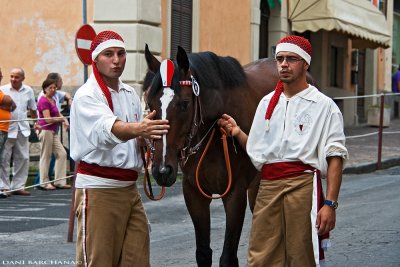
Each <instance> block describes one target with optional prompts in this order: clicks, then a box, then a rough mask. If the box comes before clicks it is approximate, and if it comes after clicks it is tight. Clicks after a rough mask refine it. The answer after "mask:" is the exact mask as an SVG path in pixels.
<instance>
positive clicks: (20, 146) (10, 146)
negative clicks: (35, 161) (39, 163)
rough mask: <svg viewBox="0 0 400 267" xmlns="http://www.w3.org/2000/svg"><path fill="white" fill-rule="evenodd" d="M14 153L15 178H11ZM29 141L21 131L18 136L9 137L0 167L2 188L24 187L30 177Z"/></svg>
mask: <svg viewBox="0 0 400 267" xmlns="http://www.w3.org/2000/svg"><path fill="white" fill-rule="evenodd" d="M11 155H13V178H12V180H10V162H11ZM28 171H29V141H28V137H25V136H24V135H23V134H22V133H21V132H18V135H17V138H8V139H7V141H6V144H5V145H4V151H3V158H2V160H1V168H0V178H1V179H0V188H1V189H7V190H14V189H22V188H23V187H24V186H25V183H26V180H27V179H28Z"/></svg>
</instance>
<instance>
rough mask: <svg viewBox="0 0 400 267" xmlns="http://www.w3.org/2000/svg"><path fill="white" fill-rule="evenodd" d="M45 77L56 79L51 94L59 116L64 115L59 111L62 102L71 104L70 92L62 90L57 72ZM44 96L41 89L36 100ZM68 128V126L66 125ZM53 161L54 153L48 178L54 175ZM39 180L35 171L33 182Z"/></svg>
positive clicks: (38, 174)
mask: <svg viewBox="0 0 400 267" xmlns="http://www.w3.org/2000/svg"><path fill="white" fill-rule="evenodd" d="M46 79H52V80H56V81H57V91H56V93H55V94H54V96H53V99H54V101H55V103H56V105H57V108H58V111H59V112H60V116H61V117H64V115H63V114H62V113H61V111H62V104H64V102H67V105H68V109H69V107H70V106H71V104H72V97H71V94H70V93H68V92H65V91H62V90H61V89H62V86H63V80H62V77H61V75H60V74H59V73H57V72H51V73H49V74H48V75H47V78H46ZM43 96H44V93H43V91H41V92H40V93H39V95H38V98H37V101H38V103H39V101H40V99H41V98H42V97H43ZM64 124H65V125H67V126H69V122H68V120H66V121H65V122H64ZM67 128H68V127H67ZM55 162H56V158H55V156H54V154H52V155H51V160H50V166H49V172H48V176H49V179H50V180H51V178H52V176H53V175H54V166H55ZM39 182H40V171H39V172H38V173H37V175H36V179H35V184H36V185H38V184H39Z"/></svg>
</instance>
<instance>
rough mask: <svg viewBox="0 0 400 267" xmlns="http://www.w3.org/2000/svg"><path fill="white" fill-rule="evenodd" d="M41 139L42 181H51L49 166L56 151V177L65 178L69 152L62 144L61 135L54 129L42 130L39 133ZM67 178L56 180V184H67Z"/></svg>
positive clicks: (40, 165) (40, 164)
mask: <svg viewBox="0 0 400 267" xmlns="http://www.w3.org/2000/svg"><path fill="white" fill-rule="evenodd" d="M39 140H40V162H39V172H40V183H44V182H48V181H49V166H50V160H51V154H53V153H54V155H55V157H56V164H55V167H54V171H55V173H54V178H55V179H58V178H63V177H66V176H67V152H65V149H64V147H63V145H62V144H61V141H60V137H59V136H58V135H57V134H55V133H54V132H53V131H47V130H42V131H41V132H40V134H39ZM66 183H67V182H66V179H62V180H58V181H55V182H54V185H55V186H63V185H65V184H66Z"/></svg>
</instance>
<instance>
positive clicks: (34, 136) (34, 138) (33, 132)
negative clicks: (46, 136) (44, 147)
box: [29, 125, 40, 143]
mask: <svg viewBox="0 0 400 267" xmlns="http://www.w3.org/2000/svg"><path fill="white" fill-rule="evenodd" d="M30 128H31V134H30V135H29V142H30V143H39V142H40V140H39V137H38V135H37V133H36V130H35V128H34V127H33V125H30Z"/></svg>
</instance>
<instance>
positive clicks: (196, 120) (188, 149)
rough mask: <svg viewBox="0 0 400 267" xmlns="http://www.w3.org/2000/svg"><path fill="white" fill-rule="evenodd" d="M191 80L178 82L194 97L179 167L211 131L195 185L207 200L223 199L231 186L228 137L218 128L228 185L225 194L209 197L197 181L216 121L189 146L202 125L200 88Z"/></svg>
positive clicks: (194, 152)
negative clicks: (189, 126)
mask: <svg viewBox="0 0 400 267" xmlns="http://www.w3.org/2000/svg"><path fill="white" fill-rule="evenodd" d="M191 78H192V81H180V82H179V84H180V85H181V86H190V85H191V86H192V89H193V93H194V97H195V99H194V115H193V123H192V127H191V129H190V132H189V135H188V137H187V139H186V142H185V147H184V148H183V149H181V159H180V165H181V167H183V166H185V164H186V162H187V161H188V159H189V157H190V156H192V155H194V154H196V153H197V152H198V150H199V149H200V147H201V145H202V143H203V141H204V140H205V139H206V137H207V136H208V134H209V133H210V131H211V135H210V137H209V139H208V142H207V145H206V147H205V148H204V151H203V153H202V155H201V157H200V160H199V163H198V164H197V167H196V185H197V188H198V189H199V191H200V193H201V194H202V195H203V196H204V197H206V198H209V199H219V198H223V197H224V196H225V195H226V194H227V193H228V192H229V190H230V189H231V185H232V168H231V163H230V158H229V151H228V142H227V138H226V137H227V136H228V134H227V133H226V131H225V130H224V129H223V128H220V131H221V134H222V137H221V139H222V144H223V149H224V158H225V165H226V170H227V172H228V185H227V188H226V190H225V192H224V193H222V194H221V195H217V196H213V195H209V194H207V193H206V192H204V191H203V189H202V188H201V185H200V179H199V170H200V167H201V164H202V162H203V160H204V157H205V155H206V154H207V151H208V149H209V147H210V144H211V141H212V140H213V138H214V134H215V127H214V126H215V124H216V123H217V121H218V120H216V121H214V123H213V124H212V125H211V127H210V128H209V129H208V130H207V132H206V134H205V135H204V136H203V137H202V138H201V139H200V141H199V142H198V143H197V144H196V145H194V146H191V143H192V140H193V137H194V136H196V134H197V132H198V130H199V127H200V125H201V124H204V122H203V118H202V108H201V102H200V97H199V94H200V87H199V85H198V83H197V81H196V80H195V78H194V77H193V76H191Z"/></svg>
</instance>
